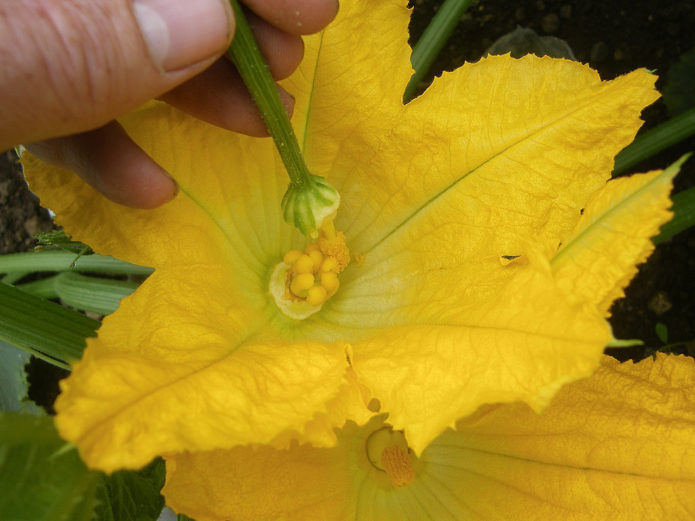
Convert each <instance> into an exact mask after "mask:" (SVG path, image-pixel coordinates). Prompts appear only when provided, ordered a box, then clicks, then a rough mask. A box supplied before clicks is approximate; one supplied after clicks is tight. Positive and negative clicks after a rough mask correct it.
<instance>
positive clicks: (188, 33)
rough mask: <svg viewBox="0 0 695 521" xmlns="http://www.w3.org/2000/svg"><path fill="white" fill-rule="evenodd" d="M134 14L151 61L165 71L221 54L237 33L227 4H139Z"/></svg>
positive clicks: (159, 0)
mask: <svg viewBox="0 0 695 521" xmlns="http://www.w3.org/2000/svg"><path fill="white" fill-rule="evenodd" d="M133 13H134V14H135V19H136V20H137V23H138V26H139V27H140V32H141V33H142V37H143V39H144V40H145V43H146V44H147V49H148V51H149V53H150V56H151V58H152V61H153V62H154V64H155V66H156V67H157V68H159V69H161V70H164V71H173V70H176V69H181V68H184V67H187V66H189V65H193V64H195V63H198V62H201V61H203V60H205V59H207V58H210V57H212V56H215V55H216V54H221V53H222V52H224V50H225V49H226V48H227V46H228V45H229V42H230V40H231V36H232V33H233V32H234V15H233V14H232V11H231V7H230V6H229V4H228V2H226V1H225V0H136V1H135V2H133Z"/></svg>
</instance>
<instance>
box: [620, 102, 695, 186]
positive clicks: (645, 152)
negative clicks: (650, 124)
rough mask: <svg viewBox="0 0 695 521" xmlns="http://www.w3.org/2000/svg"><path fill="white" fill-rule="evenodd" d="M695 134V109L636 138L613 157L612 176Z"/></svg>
mask: <svg viewBox="0 0 695 521" xmlns="http://www.w3.org/2000/svg"><path fill="white" fill-rule="evenodd" d="M693 134H695V107H693V108H691V109H690V110H687V111H685V112H683V113H682V114H680V115H678V116H676V117H675V118H671V119H669V120H668V121H666V122H664V123H662V124H661V125H658V126H657V127H654V128H653V129H651V130H648V131H647V132H645V133H644V134H642V135H640V136H638V137H637V138H636V139H635V140H634V141H633V142H632V143H631V144H630V145H628V146H627V147H625V148H624V149H623V150H622V151H621V152H620V153H619V154H618V155H617V156H615V167H614V168H613V175H614V176H615V175H618V174H621V173H622V172H624V171H625V170H627V169H628V168H630V167H632V166H634V165H636V164H637V163H639V162H640V161H643V160H645V159H647V158H649V157H651V156H653V155H654V154H656V153H658V152H660V151H662V150H664V149H665V148H668V147H670V146H671V145H675V144H676V143H678V142H680V141H683V140H684V139H686V138H688V137H690V136H692V135H693Z"/></svg>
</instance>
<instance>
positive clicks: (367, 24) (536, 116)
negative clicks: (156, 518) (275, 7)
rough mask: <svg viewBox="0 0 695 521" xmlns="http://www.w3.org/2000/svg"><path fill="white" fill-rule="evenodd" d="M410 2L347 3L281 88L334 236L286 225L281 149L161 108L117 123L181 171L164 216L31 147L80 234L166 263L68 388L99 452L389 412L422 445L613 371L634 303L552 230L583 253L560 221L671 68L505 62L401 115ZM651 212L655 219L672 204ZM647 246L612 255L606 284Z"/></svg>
mask: <svg viewBox="0 0 695 521" xmlns="http://www.w3.org/2000/svg"><path fill="white" fill-rule="evenodd" d="M408 18H409V11H408V9H407V8H406V7H405V2H404V1H400V0H389V1H386V0H384V1H379V2H373V1H370V0H350V1H344V2H341V11H340V14H339V16H338V18H337V19H336V20H335V21H334V23H332V24H331V25H330V26H329V27H328V28H327V29H326V30H325V31H324V32H322V33H321V34H318V35H316V36H312V37H310V38H307V39H306V52H305V57H304V60H303V62H302V64H301V66H300V67H299V69H298V70H297V72H296V73H295V74H294V75H293V76H292V77H291V78H289V79H288V80H287V81H286V82H285V83H284V86H285V88H287V89H288V90H289V91H290V92H292V93H293V94H294V95H295V96H296V105H295V111H294V116H293V125H294V128H295V131H296V133H297V135H298V139H299V143H300V146H301V147H302V151H303V153H304V155H305V158H306V160H307V163H308V166H309V168H310V170H311V171H312V172H313V173H314V174H316V175H320V176H323V177H325V178H326V179H327V180H328V181H329V182H330V183H331V184H332V186H334V187H335V188H337V189H338V191H339V193H340V196H341V206H340V209H339V211H338V214H337V217H336V218H335V220H334V223H333V224H334V227H335V228H334V229H331V228H330V227H329V228H327V229H325V230H324V234H323V236H322V237H321V238H320V239H319V241H318V242H310V243H307V242H306V240H305V238H304V237H302V236H301V235H299V234H298V233H297V232H295V231H294V230H293V229H292V228H291V227H289V226H288V225H287V224H286V223H285V222H284V220H283V217H282V214H281V208H280V200H281V198H282V194H283V193H284V191H285V188H286V186H287V178H286V174H285V172H284V171H283V167H282V164H281V162H280V160H279V158H278V156H277V155H276V153H275V151H274V149H273V144H272V142H271V141H270V140H268V139H256V138H250V137H246V136H240V135H236V134H233V133H230V132H226V131H224V130H221V129H218V128H214V127H212V126H210V125H207V124H205V123H203V122H200V121H197V120H195V119H193V118H191V117H189V116H187V115H185V114H182V113H180V112H178V111H176V110H175V109H172V108H171V107H168V106H166V105H164V104H151V105H148V106H146V107H144V108H142V109H141V110H138V111H136V112H133V113H131V114H129V115H127V116H125V117H124V118H123V119H122V121H121V122H122V124H123V125H124V127H125V128H126V129H127V131H128V132H129V133H130V135H131V136H132V137H133V138H134V139H135V140H136V141H137V142H138V143H139V144H140V145H141V146H142V147H143V148H144V149H145V150H146V151H147V152H148V153H149V154H151V155H152V157H154V158H155V159H156V160H157V161H158V162H159V163H160V164H161V165H162V166H163V167H164V168H165V169H167V171H169V172H170V173H171V174H172V176H173V177H174V178H175V179H176V181H177V183H178V184H179V187H180V192H179V194H178V196H177V197H176V199H175V200H174V201H172V202H171V203H169V204H167V205H165V206H164V207H162V208H159V209H156V210H153V211H139V210H133V209H128V208H124V207H121V206H118V205H116V204H114V203H111V202H110V201H108V200H106V199H105V198H103V197H102V196H100V195H98V194H97V193H95V192H94V191H93V190H92V189H91V188H90V187H89V186H87V185H85V184H84V183H83V182H82V181H81V180H79V179H77V178H76V177H75V176H73V175H72V174H70V173H69V172H65V171H60V170H59V169H56V168H52V167H49V166H47V165H44V164H41V163H40V162H38V161H36V160H34V159H32V158H26V159H25V166H26V171H27V175H28V177H29V181H30V184H31V186H32V188H33V189H34V190H35V191H36V192H37V193H38V194H39V195H40V197H41V199H42V201H43V203H44V204H45V205H46V206H47V207H49V208H51V209H53V210H54V211H55V212H56V214H57V215H58V221H59V223H61V224H63V225H64V226H65V229H66V231H67V232H68V233H70V234H71V235H72V236H73V237H74V238H75V239H77V240H81V241H84V242H86V243H88V244H90V245H91V246H92V247H93V248H94V249H95V250H96V251H97V252H99V253H101V254H105V255H106V254H108V255H113V256H115V257H118V258H121V259H124V260H128V261H130V262H133V263H137V264H142V265H148V266H152V267H154V268H155V269H156V271H155V273H154V274H153V275H152V276H151V277H150V278H149V279H148V280H147V281H146V282H145V283H144V284H143V285H142V286H141V287H140V288H139V289H138V290H137V291H136V292H135V294H133V295H132V296H131V297H129V298H127V299H125V300H124V301H123V302H122V303H121V306H120V308H119V310H118V311H117V312H116V313H114V314H113V315H111V316H109V317H107V318H106V319H105V320H104V322H103V325H102V327H101V329H100V331H99V337H98V338H97V339H91V340H90V341H89V342H88V346H87V349H86V351H85V355H84V358H83V359H82V360H81V361H80V362H78V363H76V364H75V365H74V371H73V374H72V375H71V376H70V377H69V378H68V379H67V380H66V381H64V382H63V385H62V390H63V392H62V395H61V396H60V398H59V399H58V402H57V404H56V409H57V411H58V416H57V419H56V422H57V425H58V428H59V430H60V433H61V435H62V436H64V437H65V438H66V439H67V440H69V441H72V442H74V443H76V444H77V446H78V447H79V449H80V452H81V455H82V457H83V458H84V460H85V461H86V462H87V464H88V465H90V466H92V467H96V468H100V469H103V470H106V471H112V470H115V469H118V468H123V467H131V468H133V467H139V466H142V465H144V464H145V463H147V462H148V461H149V460H150V459H151V458H153V457H154V456H156V455H160V454H173V453H179V452H182V451H209V450H213V449H225V448H231V447H233V446H236V445H243V444H248V443H275V444H277V445H282V444H287V443H288V442H289V440H292V439H295V440H300V441H310V442H312V443H314V444H315V445H322V446H331V445H334V444H335V443H336V437H335V433H334V431H333V428H334V427H340V426H342V425H343V424H344V422H345V420H346V419H352V420H354V421H355V422H357V423H363V422H366V421H367V420H368V418H369V417H370V416H371V414H372V412H371V411H376V410H379V411H380V412H383V413H388V415H389V423H390V424H391V425H392V426H393V427H394V428H395V429H396V430H402V431H404V432H405V436H406V438H407V440H408V445H409V447H410V448H411V449H412V450H414V452H415V453H417V454H419V453H421V452H422V450H423V449H424V448H425V447H426V446H427V444H428V443H429V442H430V441H432V440H433V439H435V438H436V437H437V436H439V435H440V434H441V433H442V432H443V431H444V430H445V429H446V428H447V427H449V426H452V425H453V424H454V422H455V421H456V420H458V419H459V418H461V417H464V416H466V415H468V414H471V413H472V412H474V411H475V410H476V409H477V408H478V407H479V406H480V405H481V404H483V403H490V402H511V401H517V400H521V401H524V402H526V403H528V404H529V405H531V407H533V408H534V409H536V410H539V409H541V408H543V407H544V406H545V405H547V403H548V402H549V401H550V399H551V398H552V396H553V395H554V393H555V392H556V391H557V390H558V389H559V388H560V387H561V386H562V385H563V384H565V383H566V382H570V381H573V380H576V379H578V378H582V377H586V376H588V375H590V374H591V373H592V372H593V371H594V369H595V368H596V367H597V366H598V364H599V360H600V356H601V352H602V350H603V347H604V345H605V344H606V342H607V341H608V340H609V339H610V338H611V334H610V329H609V327H608V325H607V323H606V321H605V315H606V313H607V306H608V305H609V304H610V301H611V300H612V299H613V298H615V296H616V295H617V294H616V293H610V294H605V295H604V296H603V301H602V302H595V301H593V300H591V298H593V296H594V294H595V288H594V285H595V284H598V283H599V282H601V281H600V280H599V281H597V280H596V278H597V277H599V275H600V274H592V277H594V278H586V280H587V284H586V285H585V286H584V287H583V288H582V289H578V288H575V287H574V286H576V285H579V286H581V285H582V281H583V280H585V277H584V276H583V275H581V274H580V275H577V273H576V271H572V270H570V272H569V273H568V274H567V276H566V277H565V282H563V281H561V280H560V279H557V278H556V276H555V275H553V269H554V268H552V267H551V265H550V263H549V260H550V259H551V258H552V257H553V256H554V255H555V253H556V252H557V250H558V245H560V244H562V245H564V246H562V247H564V248H565V249H567V250H568V251H569V253H566V254H565V258H568V259H569V258H573V256H574V255H575V254H577V255H578V253H575V250H574V249H572V246H571V245H569V244H568V242H567V241H568V238H569V237H571V235H572V233H573V230H574V229H575V227H576V226H578V225H579V224H578V223H579V222H580V213H581V209H582V208H583V207H585V206H586V205H587V202H588V200H589V199H590V197H591V196H592V194H593V193H594V192H596V191H597V190H598V189H599V188H601V187H602V186H604V185H605V182H606V180H607V179H608V178H609V177H610V171H611V169H612V166H613V157H614V155H615V154H616V153H617V152H618V151H619V150H620V149H622V148H623V147H624V146H625V145H627V144H628V143H629V142H630V141H631V140H632V138H633V137H634V134H635V132H636V131H637V129H638V127H639V125H640V124H641V121H640V119H639V114H640V111H641V110H642V108H643V107H644V106H646V105H648V104H649V103H651V102H652V101H653V100H654V99H655V98H656V97H657V93H656V91H655V90H654V89H653V83H654V77H653V76H652V75H650V74H649V73H647V72H646V71H637V72H634V73H632V74H628V75H626V76H623V77H620V78H618V79H616V80H613V81H610V82H603V81H601V80H600V78H599V77H598V75H597V74H596V73H595V72H594V71H592V70H591V69H589V68H588V67H586V66H583V65H581V64H578V63H574V62H569V61H565V60H554V59H550V58H537V57H533V56H529V57H525V58H523V59H521V60H515V59H512V58H510V57H509V56H502V57H490V58H488V59H485V60H481V61H480V62H478V63H475V64H466V65H464V66H463V67H461V68H460V69H458V70H457V71H455V72H453V73H450V74H445V75H444V76H443V77H442V78H439V79H437V80H436V81H435V82H434V84H433V85H432V86H431V87H430V88H429V89H428V90H427V92H426V93H425V94H423V95H422V96H420V97H419V98H417V99H416V100H414V101H412V102H411V103H409V104H407V105H405V106H404V105H403V104H402V101H401V100H402V93H403V90H404V88H405V85H406V83H407V81H408V79H409V77H410V74H411V69H410V62H409V57H410V48H409V47H408V45H407V25H408ZM667 184H668V183H667ZM659 205H660V206H659V208H662V210H659V209H658V208H657V209H655V210H654V215H655V216H656V220H657V221H658V223H660V222H664V221H665V220H667V219H668V212H667V211H666V210H665V209H663V208H666V207H667V205H668V202H667V197H666V196H663V197H661V198H660V199H659ZM584 221H586V218H585V219H584ZM658 223H656V224H653V225H651V228H650V230H651V231H650V232H649V233H652V234H654V233H656V230H658ZM631 233H632V232H631ZM644 233H647V232H646V231H645V232H644ZM648 236H649V235H646V237H648ZM639 237H640V238H641V239H640V240H642V242H648V240H647V239H645V238H644V237H645V236H644V234H642V235H639ZM582 241H584V239H582ZM580 242H581V241H580ZM640 244H642V243H640ZM645 248H648V246H640V247H639V248H638V250H639V251H637V252H636V253H635V252H631V253H629V254H625V256H624V259H623V260H622V261H621V263H620V266H619V268H616V270H617V271H615V270H613V271H611V274H610V276H609V278H610V279H611V280H613V279H615V278H616V277H617V280H614V281H613V282H611V284H612V285H611V286H610V291H614V290H615V291H619V289H620V288H621V287H623V286H624V285H625V284H627V281H628V280H629V277H630V276H631V274H632V271H633V270H634V266H635V264H636V263H637V262H640V261H641V260H642V259H643V258H644V255H646V253H645V251H644V250H645ZM561 251H562V250H561ZM307 259H308V260H307ZM348 261H350V262H349V263H348ZM583 267H584V269H585V270H586V271H589V272H590V271H591V266H589V265H586V264H583ZM561 268H562V266H560V267H558V268H557V269H561ZM572 277H574V279H572ZM618 282H619V283H618ZM603 283H604V284H605V281H604V282H603ZM607 291H608V290H607ZM586 294H588V295H589V297H590V299H589V300H587V299H586V298H585V295H586ZM312 295H313V296H312ZM365 404H368V405H369V409H368V407H367V406H365Z"/></svg>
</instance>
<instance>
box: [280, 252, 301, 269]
mask: <svg viewBox="0 0 695 521" xmlns="http://www.w3.org/2000/svg"><path fill="white" fill-rule="evenodd" d="M301 256H302V252H301V251H299V250H290V251H288V252H287V253H285V256H284V257H283V258H282V262H284V263H285V264H287V265H289V266H292V264H294V263H295V262H297V259H298V258H299V257H301Z"/></svg>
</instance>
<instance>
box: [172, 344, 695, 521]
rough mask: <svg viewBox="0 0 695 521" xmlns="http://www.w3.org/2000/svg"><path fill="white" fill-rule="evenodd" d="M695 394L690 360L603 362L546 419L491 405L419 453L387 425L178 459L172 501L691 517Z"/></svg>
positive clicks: (326, 515)
mask: <svg viewBox="0 0 695 521" xmlns="http://www.w3.org/2000/svg"><path fill="white" fill-rule="evenodd" d="M693 396H695V363H693V359H692V358H687V357H684V356H679V357H676V356H667V355H664V354H659V355H658V356H657V357H656V359H655V360H652V359H647V360H644V361H642V362H640V363H638V364H633V363H632V362H628V363H624V364H620V363H618V362H617V361H616V360H615V359H613V358H610V357H605V358H604V359H603V360H602V365H601V367H600V368H599V369H598V370H597V371H596V373H594V375H592V376H591V377H589V378H587V379H585V380H580V381H577V382H573V383H571V384H568V385H567V386H565V387H563V388H562V389H561V390H560V392H559V393H558V394H557V395H556V396H555V398H554V399H553V401H552V402H551V404H550V406H549V407H548V408H547V409H545V410H544V411H543V412H542V413H541V414H536V413H535V412H533V411H532V410H531V409H530V408H529V407H528V406H526V405H525V404H521V403H515V404H506V405H499V404H497V405H485V406H483V407H481V408H480V409H479V410H478V411H477V412H476V413H475V414H473V415H471V416H469V417H467V418H465V419H462V420H460V421H459V422H458V423H457V424H456V429H455V430H453V429H450V430H447V431H445V432H444V433H443V434H441V435H440V436H439V437H437V438H436V439H435V440H434V441H433V442H432V443H431V444H430V445H429V446H428V447H427V448H426V449H425V450H424V452H423V453H422V454H421V455H420V456H419V457H417V456H416V455H415V454H414V453H413V452H412V451H410V452H408V451H407V450H405V451H404V450H402V449H401V446H402V445H401V440H402V435H401V433H398V432H393V431H392V430H390V429H389V428H388V427H387V426H384V419H383V417H379V416H377V417H374V418H373V419H372V420H371V421H370V422H369V423H367V424H366V425H364V426H362V427H358V426H356V425H355V424H354V423H349V424H347V425H346V426H345V427H344V428H343V429H341V430H340V431H339V433H338V444H337V446H336V447H332V448H318V447H312V446H309V445H295V446H293V447H291V448H290V449H289V450H280V449H275V448H273V447H268V446H260V447H237V448H234V449H231V450H227V451H212V452H205V453H197V454H181V455H177V456H174V457H172V458H171V459H168V460H167V471H168V475H167V483H166V485H165V487H164V494H165V497H166V501H167V504H169V505H170V506H171V507H173V508H174V510H176V511H181V512H183V513H185V514H187V515H189V516H192V517H194V518H195V519H196V521H224V520H228V519H234V520H236V521H271V520H272V521H399V520H413V521H420V520H432V521H470V520H476V521H500V520H523V521H533V520H539V521H540V520H548V519H553V520H563V521H634V520H636V519H654V520H667V519H668V520H669V521H687V520H691V519H693V518H695V399H694V398H693ZM394 455H395V456H394Z"/></svg>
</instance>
